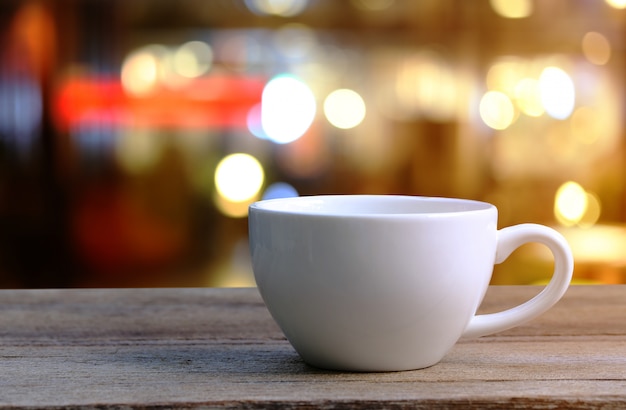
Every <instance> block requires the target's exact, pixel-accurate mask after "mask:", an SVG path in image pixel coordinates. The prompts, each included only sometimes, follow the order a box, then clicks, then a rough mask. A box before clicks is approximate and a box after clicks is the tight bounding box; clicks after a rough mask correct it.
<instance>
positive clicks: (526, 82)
mask: <svg viewBox="0 0 626 410" xmlns="http://www.w3.org/2000/svg"><path fill="white" fill-rule="evenodd" d="M515 104H516V105H517V106H518V107H519V109H520V111H522V112H523V113H524V114H526V115H528V116H530V117H539V116H541V115H542V114H543V113H544V112H545V111H544V109H543V105H541V90H540V88H539V81H538V80H535V79H534V78H528V77H526V78H522V79H521V80H520V81H519V82H518V83H517V85H516V86H515Z"/></svg>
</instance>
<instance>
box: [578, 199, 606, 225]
mask: <svg viewBox="0 0 626 410" xmlns="http://www.w3.org/2000/svg"><path fill="white" fill-rule="evenodd" d="M586 195H587V209H586V211H585V214H584V215H583V217H582V218H580V221H578V226H580V227H581V228H591V227H592V226H593V225H595V224H596V222H598V219H600V214H601V211H602V206H601V205H600V198H598V196H597V195H596V194H594V193H593V192H587V193H586Z"/></svg>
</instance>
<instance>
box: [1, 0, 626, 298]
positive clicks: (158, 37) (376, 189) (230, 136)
mask: <svg viewBox="0 0 626 410" xmlns="http://www.w3.org/2000/svg"><path fill="white" fill-rule="evenodd" d="M0 42H1V43H0V44H1V46H0V287H2V288H40V287H169V286H207V287H208V286H216V287H218V286H224V287H227V286H232V287H235V286H254V279H253V276H252V272H251V267H250V260H249V255H248V243H247V218H246V216H247V207H248V205H249V204H250V203H252V202H253V201H255V200H258V199H261V198H276V197H288V196H296V195H315V194H331V193H340V194H348V193H351V194H361V193H369V194H406V195H426V196H453V197H463V198H471V199H478V200H484V201H488V202H492V203H494V204H495V205H497V207H498V208H499V212H500V216H499V225H500V227H504V226H508V225H512V224H517V223H523V222H536V223H542V224H546V225H550V226H552V227H555V228H556V229H557V230H559V231H560V232H561V233H563V234H564V235H565V237H566V238H567V240H568V241H569V243H570V245H571V246H572V248H573V251H574V257H575V261H576V265H575V272H574V280H575V281H576V282H577V283H598V284H602V283H626V192H625V191H626V158H625V156H626V146H625V143H624V142H625V138H626V117H625V102H626V85H625V79H626V76H625V74H624V73H625V72H626V71H625V64H626V0H551V1H538V0H475V1H464V0H132V1H126V0H2V2H0ZM551 269H552V262H551V257H550V254H549V253H548V251H547V250H545V249H544V248H543V247H542V246H540V245H524V246H523V247H522V248H520V249H519V250H518V251H516V252H515V253H514V254H513V255H512V256H511V258H510V259H509V260H507V261H506V262H504V263H503V264H501V265H498V266H496V268H495V271H494V276H493V279H492V283H494V284H538V283H542V282H545V281H546V280H547V279H548V278H549V276H550V274H551Z"/></svg>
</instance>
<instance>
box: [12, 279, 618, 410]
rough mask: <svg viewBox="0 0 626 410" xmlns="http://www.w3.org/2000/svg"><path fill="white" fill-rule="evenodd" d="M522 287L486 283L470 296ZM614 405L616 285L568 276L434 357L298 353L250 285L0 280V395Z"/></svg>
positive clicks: (151, 401) (523, 294)
mask: <svg viewBox="0 0 626 410" xmlns="http://www.w3.org/2000/svg"><path fill="white" fill-rule="evenodd" d="M537 291H538V288H534V287H521V286H518V287H491V288H490V290H489V292H488V295H487V297H486V300H485V303H484V304H483V310H485V311H494V310H499V309H502V308H504V307H507V306H511V305H513V304H515V303H517V302H519V301H522V300H524V299H527V298H529V297H531V296H532V295H533V294H535V293H537ZM40 407H48V408H55V407H56V408H61V407H63V408H68V407H70V408H71V407H92V408H99V409H105V408H148V407H149V408H172V407H178V408H196V407H198V408H207V407H209V408H295V407H299V408H380V407H385V408H428V409H433V408H462V409H468V408H481V409H489V408H520V407H534V408H626V285H624V286H622V285H616V286H574V287H572V288H570V290H569V291H568V293H567V294H566V296H565V298H564V299H563V300H562V301H561V302H559V303H558V304H557V306H555V307H554V308H553V309H552V310H551V311H549V312H548V313H546V314H544V315H543V316H541V317H540V318H539V319H536V320H535V321H533V322H531V323H529V324H528V325H525V326H521V327H518V328H516V329H512V330H510V331H507V332H503V333H500V334H498V335H494V336H488V337H484V338H481V339H477V340H469V341H460V342H459V343H458V344H457V345H456V346H455V347H454V348H453V350H452V351H451V352H450V353H449V354H448V356H447V357H446V358H445V359H444V360H443V361H442V362H441V363H439V364H438V365H436V366H433V367H431V368H428V369H423V370H416V371H408V372H396V373H341V372H331V371H325V370H319V369H315V368H312V367H309V366H307V365H306V364H304V363H303V362H302V361H301V360H300V358H299V357H298V355H297V354H296V353H295V351H294V350H293V349H292V348H291V346H290V345H289V344H288V342H287V341H286V340H285V339H284V337H283V336H282V334H281V332H280V331H279V329H278V328H277V326H276V325H275V324H274V322H273V321H272V319H271V317H270V316H269V314H268V312H267V310H266V309H265V306H264V305H263V303H262V301H261V299H260V297H259V295H258V293H257V290H256V289H208V288H205V289H123V290H119V289H118V290H114V289H108V290H95V289H94V290H78V289H73V290H2V291H0V408H40Z"/></svg>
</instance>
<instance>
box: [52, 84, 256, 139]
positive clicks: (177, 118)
mask: <svg viewBox="0 0 626 410" xmlns="http://www.w3.org/2000/svg"><path fill="white" fill-rule="evenodd" d="M265 83H266V79H264V78H260V77H238V76H211V77H205V78H200V79H194V80H191V81H190V83H188V84H186V85H185V87H183V88H181V89H179V90H168V89H166V88H160V89H158V90H155V91H154V92H153V93H151V94H150V95H149V96H146V97H134V96H131V95H128V94H127V93H126V92H125V91H124V89H123V87H122V83H121V81H120V80H119V79H118V78H106V77H70V78H68V79H67V80H65V81H63V82H61V83H60V84H59V86H58V88H57V92H56V94H55V98H54V112H55V120H56V123H57V126H58V127H59V129H61V130H67V129H68V128H69V127H71V126H72V125H75V124H82V125H84V124H89V123H90V122H93V123H94V124H102V123H107V124H110V125H115V126H120V127H127V126H129V127H152V128H154V127H171V128H245V127H246V116H247V114H248V111H249V110H250V108H252V107H253V106H254V105H255V104H258V103H259V102H260V101H261V94H262V92H263V87H264V86H265Z"/></svg>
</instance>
